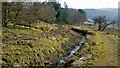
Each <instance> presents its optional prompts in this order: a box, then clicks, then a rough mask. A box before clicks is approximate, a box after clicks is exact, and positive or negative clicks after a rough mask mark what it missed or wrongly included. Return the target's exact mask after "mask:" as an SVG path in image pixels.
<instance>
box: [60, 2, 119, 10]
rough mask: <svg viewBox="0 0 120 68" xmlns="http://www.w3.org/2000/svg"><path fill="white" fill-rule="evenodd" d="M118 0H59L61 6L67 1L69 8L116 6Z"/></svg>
mask: <svg viewBox="0 0 120 68" xmlns="http://www.w3.org/2000/svg"><path fill="white" fill-rule="evenodd" d="M119 1H120V0H59V2H60V3H61V5H62V6H63V4H64V2H66V3H67V5H68V7H69V8H77V9H85V8H97V9H98V8H118V2H119Z"/></svg>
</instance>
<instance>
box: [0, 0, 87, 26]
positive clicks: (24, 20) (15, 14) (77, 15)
mask: <svg viewBox="0 0 120 68" xmlns="http://www.w3.org/2000/svg"><path fill="white" fill-rule="evenodd" d="M85 20H86V13H85V11H84V10H82V9H71V8H68V6H67V4H66V3H64V8H62V7H61V4H60V3H58V2H2V26H3V27H7V26H8V23H12V24H13V27H15V26H16V25H25V26H29V27H30V28H31V24H32V23H35V22H37V21H45V22H47V23H59V24H61V23H62V24H81V23H82V22H84V21H85Z"/></svg>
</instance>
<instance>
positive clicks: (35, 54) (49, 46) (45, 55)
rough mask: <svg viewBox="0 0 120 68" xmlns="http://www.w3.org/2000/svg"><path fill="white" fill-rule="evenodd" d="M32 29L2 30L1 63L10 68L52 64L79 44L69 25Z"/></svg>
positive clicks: (40, 25)
mask: <svg viewBox="0 0 120 68" xmlns="http://www.w3.org/2000/svg"><path fill="white" fill-rule="evenodd" d="M34 26H35V27H36V28H37V29H36V28H32V29H28V27H24V26H19V25H18V26H17V27H16V28H12V25H9V28H4V27H3V36H2V40H3V44H4V45H3V46H2V47H3V52H2V53H1V54H2V56H3V58H2V61H3V62H2V63H3V66H4V65H12V66H30V65H36V66H41V65H45V64H48V65H50V64H53V63H55V62H56V61H57V60H59V59H60V58H61V57H62V55H63V53H64V52H66V51H68V50H70V49H72V48H73V47H74V46H75V45H77V44H78V43H79V41H80V40H81V37H80V36H79V35H78V34H77V33H75V32H74V31H72V30H70V29H68V27H69V26H62V25H56V24H52V25H51V24H48V23H45V22H44V23H38V24H35V25H34Z"/></svg>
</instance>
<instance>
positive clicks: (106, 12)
mask: <svg viewBox="0 0 120 68" xmlns="http://www.w3.org/2000/svg"><path fill="white" fill-rule="evenodd" d="M84 11H85V12H86V14H87V18H89V19H93V18H94V17H96V16H106V18H107V19H108V20H116V21H117V20H118V9H113V8H103V9H84Z"/></svg>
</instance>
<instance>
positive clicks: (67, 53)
mask: <svg viewBox="0 0 120 68" xmlns="http://www.w3.org/2000/svg"><path fill="white" fill-rule="evenodd" d="M79 35H80V36H82V39H81V41H80V43H79V45H76V46H75V47H74V48H73V49H72V50H69V51H67V52H66V53H65V54H63V58H62V59H60V60H59V61H57V62H56V63H55V64H53V66H52V67H53V68H57V67H58V65H59V64H62V65H64V64H66V63H67V62H66V61H65V60H64V58H66V57H71V56H72V55H74V54H75V53H76V52H77V51H78V50H79V49H80V48H81V46H82V45H83V44H84V42H85V38H86V37H85V36H84V35H83V33H79Z"/></svg>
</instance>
